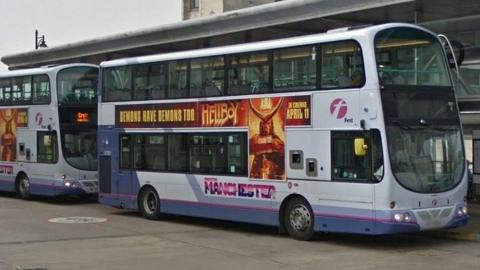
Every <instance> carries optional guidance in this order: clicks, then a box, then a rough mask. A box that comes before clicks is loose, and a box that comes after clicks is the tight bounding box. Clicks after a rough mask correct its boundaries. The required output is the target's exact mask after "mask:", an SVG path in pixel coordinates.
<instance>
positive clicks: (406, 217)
mask: <svg viewBox="0 0 480 270" xmlns="http://www.w3.org/2000/svg"><path fill="white" fill-rule="evenodd" d="M393 219H394V220H395V221H396V222H407V223H408V222H411V221H412V219H413V218H412V215H411V214H410V213H408V212H405V213H396V214H395V215H393Z"/></svg>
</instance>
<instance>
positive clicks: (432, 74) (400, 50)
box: [375, 27, 451, 86]
mask: <svg viewBox="0 0 480 270" xmlns="http://www.w3.org/2000/svg"><path fill="white" fill-rule="evenodd" d="M375 49H376V57H377V67H378V76H379V79H380V83H381V84H382V85H419V86H420V85H430V86H434V85H435V86H450V85H451V82H450V76H449V73H448V68H447V64H446V61H445V57H444V54H443V49H442V46H441V44H440V43H439V42H438V40H437V38H436V37H435V36H433V35H431V34H429V33H427V32H424V31H421V30H418V29H415V28H408V27H397V28H390V29H387V30H383V31H381V32H379V33H378V34H377V36H376V37H375Z"/></svg>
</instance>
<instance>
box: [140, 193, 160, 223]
mask: <svg viewBox="0 0 480 270" xmlns="http://www.w3.org/2000/svg"><path fill="white" fill-rule="evenodd" d="M138 207H139V209H140V213H142V216H144V217H145V218H147V219H151V220H157V219H160V217H161V213H160V198H159V197H158V193H157V192H156V191H155V189H154V188H153V187H145V188H143V190H142V191H141V193H140V196H139V199H138Z"/></svg>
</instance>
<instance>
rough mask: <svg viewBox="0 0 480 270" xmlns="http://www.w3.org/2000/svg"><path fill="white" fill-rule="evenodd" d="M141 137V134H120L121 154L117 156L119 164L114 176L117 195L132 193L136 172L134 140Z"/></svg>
mask: <svg viewBox="0 0 480 270" xmlns="http://www.w3.org/2000/svg"><path fill="white" fill-rule="evenodd" d="M137 137H138V138H140V136H130V135H127V134H123V135H121V136H120V142H119V143H120V156H118V157H115V158H116V159H117V160H119V161H120V162H118V164H119V168H118V171H117V175H116V177H114V178H113V179H114V182H113V183H112V184H113V185H114V187H115V190H116V192H115V193H117V195H119V196H121V195H128V194H132V192H133V190H132V187H133V185H132V181H133V175H134V174H135V171H134V168H135V161H134V155H135V153H134V151H135V149H134V147H133V144H134V140H136V139H137ZM137 163H138V162H137Z"/></svg>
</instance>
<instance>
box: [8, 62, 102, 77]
mask: <svg viewBox="0 0 480 270" xmlns="http://www.w3.org/2000/svg"><path fill="white" fill-rule="evenodd" d="M84 66H87V67H96V68H98V66H96V65H92V64H84V63H73V64H65V65H48V66H43V67H38V68H29V69H19V70H12V71H6V72H1V73H0V78H9V77H18V76H28V75H39V74H46V73H50V72H56V71H59V70H62V69H65V68H70V67H84Z"/></svg>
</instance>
